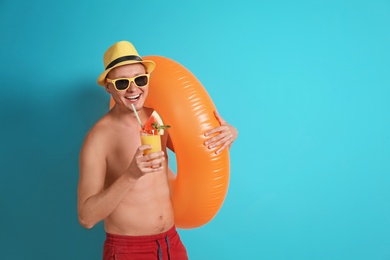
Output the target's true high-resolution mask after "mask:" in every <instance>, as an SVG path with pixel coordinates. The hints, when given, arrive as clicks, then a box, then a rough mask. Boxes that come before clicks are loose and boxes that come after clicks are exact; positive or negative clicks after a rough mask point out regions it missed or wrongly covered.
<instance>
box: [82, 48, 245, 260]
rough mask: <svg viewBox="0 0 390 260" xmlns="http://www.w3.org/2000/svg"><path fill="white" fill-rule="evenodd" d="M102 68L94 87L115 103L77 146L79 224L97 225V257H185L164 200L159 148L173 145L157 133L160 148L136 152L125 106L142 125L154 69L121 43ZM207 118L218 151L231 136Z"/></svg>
mask: <svg viewBox="0 0 390 260" xmlns="http://www.w3.org/2000/svg"><path fill="white" fill-rule="evenodd" d="M104 66H105V71H104V72H103V73H102V74H101V75H100V76H99V78H98V84H99V85H102V86H104V87H105V88H106V91H107V92H108V93H109V94H110V95H111V96H112V98H113V100H114V101H115V105H114V106H113V108H112V109H111V110H110V111H109V112H108V113H107V114H106V115H104V116H103V117H102V118H101V119H100V120H99V121H98V122H97V123H96V124H95V125H94V126H93V127H92V128H91V130H90V131H89V133H88V134H87V136H86V137H85V140H84V143H83V146H82V149H81V153H80V179H79V186H78V215H79V221H80V223H81V225H82V226H84V227H85V228H92V227H93V226H94V225H95V224H96V223H98V222H99V221H101V220H104V227H105V231H106V234H107V238H106V241H105V244H104V252H103V259H118V258H115V257H118V256H122V257H125V258H124V259H187V253H186V249H185V247H184V246H183V244H182V242H181V240H180V237H179V235H178V233H177V231H176V229H175V226H174V215H173V214H174V213H173V208H172V204H171V200H170V193H169V192H170V191H169V186H168V173H169V171H170V170H169V168H168V157H167V152H166V148H167V147H168V148H169V149H171V150H173V147H172V143H171V140H170V137H169V133H168V131H164V135H162V137H161V145H162V151H160V152H154V153H150V154H148V155H143V151H145V150H147V149H150V148H151V146H150V145H141V141H140V135H139V133H140V125H139V123H138V121H137V118H136V116H135V114H134V112H133V109H132V105H134V107H135V109H136V110H137V113H138V116H139V118H140V119H141V121H142V122H145V121H146V120H147V119H148V118H149V117H150V116H151V114H152V112H153V110H152V109H151V108H147V107H144V106H143V105H144V102H145V99H146V97H147V95H148V90H149V89H148V88H149V87H148V79H149V77H148V74H150V73H151V72H152V71H153V69H154V67H155V64H154V62H153V61H148V60H142V58H141V57H140V56H139V55H138V53H137V51H136V49H135V48H134V46H133V45H132V44H131V43H129V42H127V41H121V42H118V43H115V44H114V45H112V46H111V47H110V48H109V49H108V50H107V51H106V53H105V55H104ZM119 78H125V79H127V80H117V79H119ZM215 115H216V118H217V119H218V120H219V122H220V124H221V126H219V127H217V128H215V129H212V130H210V131H209V132H207V133H205V135H206V136H208V135H210V136H211V135H213V134H214V133H219V134H218V135H216V136H214V137H212V138H211V139H209V140H207V141H206V142H205V145H207V146H208V147H209V148H210V149H212V148H215V147H220V148H219V149H218V150H217V152H220V151H222V150H223V149H225V148H226V147H229V146H230V145H231V144H232V142H233V141H234V140H235V139H236V138H237V135H238V132H237V130H236V129H235V128H234V127H233V126H230V125H228V124H227V123H226V122H225V121H224V120H223V119H222V118H221V117H220V116H219V115H218V113H216V114H215ZM126 257H127V258H126Z"/></svg>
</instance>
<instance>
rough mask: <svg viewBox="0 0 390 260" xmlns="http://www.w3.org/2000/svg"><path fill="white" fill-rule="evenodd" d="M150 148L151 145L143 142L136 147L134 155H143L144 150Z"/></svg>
mask: <svg viewBox="0 0 390 260" xmlns="http://www.w3.org/2000/svg"><path fill="white" fill-rule="evenodd" d="M150 149H152V146H151V145H150V144H144V145H141V146H140V147H138V149H137V152H136V153H135V156H137V157H139V156H143V154H144V151H145V150H150Z"/></svg>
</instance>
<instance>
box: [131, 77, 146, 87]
mask: <svg viewBox="0 0 390 260" xmlns="http://www.w3.org/2000/svg"><path fill="white" fill-rule="evenodd" d="M134 82H135V84H136V85H137V86H138V87H144V86H146V85H147V84H148V77H147V76H145V75H142V76H139V77H136V78H135V79H134Z"/></svg>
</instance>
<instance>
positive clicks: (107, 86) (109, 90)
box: [105, 83, 111, 94]
mask: <svg viewBox="0 0 390 260" xmlns="http://www.w3.org/2000/svg"><path fill="white" fill-rule="evenodd" d="M105 89H106V92H107V93H108V94H111V89H110V83H106V87H105Z"/></svg>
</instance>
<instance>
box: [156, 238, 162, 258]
mask: <svg viewBox="0 0 390 260" xmlns="http://www.w3.org/2000/svg"><path fill="white" fill-rule="evenodd" d="M156 242H157V245H158V249H157V254H158V260H162V252H161V246H160V242H158V240H156Z"/></svg>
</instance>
